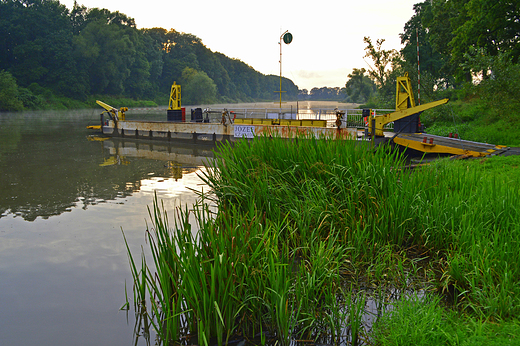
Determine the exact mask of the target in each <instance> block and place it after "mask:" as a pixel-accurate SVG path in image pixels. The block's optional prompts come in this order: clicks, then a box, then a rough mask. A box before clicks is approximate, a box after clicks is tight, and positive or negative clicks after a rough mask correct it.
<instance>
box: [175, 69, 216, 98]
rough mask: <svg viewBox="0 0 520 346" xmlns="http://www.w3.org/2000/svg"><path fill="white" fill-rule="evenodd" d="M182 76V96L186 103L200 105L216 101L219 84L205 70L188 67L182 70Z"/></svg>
mask: <svg viewBox="0 0 520 346" xmlns="http://www.w3.org/2000/svg"><path fill="white" fill-rule="evenodd" d="M182 78H183V81H184V86H183V87H182V97H183V102H184V103H185V104H191V105H200V104H207V103H213V102H215V101H216V96H217V86H216V85H215V83H214V82H213V80H212V79H211V78H210V77H209V76H208V75H207V74H206V73H205V72H200V71H196V70H194V69H192V68H189V67H186V68H185V69H184V71H182Z"/></svg>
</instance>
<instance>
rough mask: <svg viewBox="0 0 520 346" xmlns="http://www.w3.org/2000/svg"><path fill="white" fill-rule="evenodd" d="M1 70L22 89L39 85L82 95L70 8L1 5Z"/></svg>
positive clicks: (43, 3) (32, 0)
mask: <svg viewBox="0 0 520 346" xmlns="http://www.w3.org/2000/svg"><path fill="white" fill-rule="evenodd" d="M0 6H1V10H0V23H1V25H0V68H4V69H7V70H8V71H9V72H10V73H11V74H12V75H13V76H14V77H15V78H16V79H17V81H18V84H20V85H21V86H28V85H29V84H30V83H33V82H37V83H39V84H40V85H42V86H45V87H49V88H52V89H53V90H54V91H55V92H57V93H60V94H64V95H67V96H78V95H79V94H81V92H82V90H81V88H77V83H76V82H75V75H74V72H75V69H76V66H75V61H74V59H73V56H72V55H71V54H70V52H71V51H72V30H71V23H70V20H69V12H68V9H67V8H66V7H65V6H64V5H61V4H60V3H59V2H58V1H57V0H3V1H2V2H0Z"/></svg>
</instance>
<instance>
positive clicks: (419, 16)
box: [399, 0, 455, 99]
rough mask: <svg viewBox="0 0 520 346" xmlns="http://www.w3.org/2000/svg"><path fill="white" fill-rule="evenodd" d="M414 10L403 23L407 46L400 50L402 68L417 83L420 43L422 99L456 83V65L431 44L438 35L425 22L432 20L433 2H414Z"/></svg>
mask: <svg viewBox="0 0 520 346" xmlns="http://www.w3.org/2000/svg"><path fill="white" fill-rule="evenodd" d="M414 11H415V14H414V15H413V16H412V18H410V20H408V22H406V24H405V26H404V32H403V33H401V34H400V35H399V36H400V38H401V43H402V44H403V45H404V48H403V49H402V50H401V56H402V59H403V63H402V67H403V69H404V70H405V71H407V72H408V73H409V75H410V78H411V79H412V81H413V82H414V84H416V83H417V79H418V72H417V65H418V61H417V44H419V52H420V69H421V76H420V77H421V96H422V98H423V99H425V98H433V93H434V90H438V89H446V88H448V87H450V86H452V85H454V82H455V80H454V78H453V75H454V65H453V64H452V63H451V61H450V59H451V56H450V55H445V54H441V52H439V51H438V50H437V49H436V48H435V47H434V44H432V43H431V41H432V40H433V37H434V35H435V34H432V31H431V30H429V29H428V27H426V25H427V24H428V23H430V22H431V18H432V2H431V1H430V0H426V1H424V2H422V3H418V4H415V5H414ZM448 25H449V23H448ZM417 39H418V40H417ZM417 41H419V42H417ZM424 96H426V97H424Z"/></svg>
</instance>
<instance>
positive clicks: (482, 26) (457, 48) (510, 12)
mask: <svg viewBox="0 0 520 346" xmlns="http://www.w3.org/2000/svg"><path fill="white" fill-rule="evenodd" d="M452 1H453V0H452ZM464 10H465V12H466V17H465V18H464V19H465V20H464V21H459V22H458V23H457V24H458V26H457V27H456V28H455V30H454V34H455V36H454V37H453V39H452V40H451V42H450V47H451V48H452V54H453V57H454V59H456V60H457V61H462V62H466V61H467V59H466V57H465V55H466V54H467V53H468V52H469V50H470V49H472V48H481V49H485V52H486V53H487V54H489V55H490V56H497V55H498V54H499V52H507V54H508V55H509V56H511V58H512V62H513V63H517V62H518V59H519V57H520V35H519V34H518V33H519V32H520V7H519V6H518V3H516V2H514V1H510V0H495V1H489V0H469V1H465V2H464Z"/></svg>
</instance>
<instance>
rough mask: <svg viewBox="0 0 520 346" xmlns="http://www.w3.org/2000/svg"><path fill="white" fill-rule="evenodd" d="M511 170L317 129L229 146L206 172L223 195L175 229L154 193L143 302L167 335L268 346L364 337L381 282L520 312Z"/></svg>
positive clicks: (182, 214)
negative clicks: (257, 341)
mask: <svg viewBox="0 0 520 346" xmlns="http://www.w3.org/2000/svg"><path fill="white" fill-rule="evenodd" d="M502 170H503V168H502V167H498V168H496V167H491V168H490V167H489V166H487V165H484V164H482V163H479V162H478V161H474V162H453V161H447V160H441V161H438V162H435V163H433V164H430V165H429V166H425V167H423V168H420V169H416V170H414V171H410V170H407V169H405V160H404V157H403V156H402V154H400V153H398V152H397V151H393V150H391V149H390V148H382V149H381V150H378V151H376V152H373V151H371V150H369V149H368V148H367V147H366V146H364V145H363V144H361V145H355V144H353V143H352V142H347V141H334V140H328V139H320V140H316V139H312V138H309V137H301V138H297V139H294V140H292V141H287V140H282V139H279V138H256V139H255V140H254V141H251V142H247V141H239V142H237V143H235V144H234V145H231V144H224V145H222V146H221V147H220V148H219V150H218V151H217V152H216V153H215V160H214V161H212V162H210V163H209V164H208V165H207V169H206V170H205V171H204V172H203V173H202V179H203V180H204V181H205V183H206V184H207V185H208V186H209V187H210V188H211V191H210V193H205V194H201V196H200V201H199V202H198V203H197V204H196V205H194V206H193V207H192V208H190V209H188V208H185V209H183V210H182V211H181V210H178V211H177V214H176V216H175V223H174V225H173V226H170V225H169V224H168V222H167V216H166V212H165V211H163V210H161V208H160V206H159V203H158V201H157V200H155V201H154V207H153V211H152V210H151V211H150V218H151V219H152V225H151V228H150V229H149V230H148V233H147V234H148V242H149V244H150V248H151V251H150V252H151V254H152V258H153V263H154V267H155V272H152V270H151V269H150V268H148V267H147V262H146V260H145V256H144V255H143V256H142V259H141V269H138V268H137V266H136V263H135V261H134V259H133V257H132V256H131V254H130V266H131V271H132V275H133V276H134V302H140V303H139V305H141V306H146V303H144V302H146V301H147V300H149V303H148V304H149V305H150V307H151V312H150V313H147V315H146V316H147V317H148V318H149V319H150V321H151V322H150V323H152V324H153V327H154V328H157V329H158V330H159V335H160V338H161V340H162V342H163V343H169V342H171V341H178V340H179V339H180V338H181V336H185V335H196V336H197V338H198V343H199V344H200V345H209V344H210V343H217V344H219V345H222V344H224V343H227V342H228V341H229V340H230V339H231V338H237V337H239V336H241V337H246V338H254V337H255V336H256V335H258V334H259V333H260V335H261V338H262V341H261V342H262V343H263V344H265V343H267V342H268V341H267V340H266V335H270V336H273V337H275V338H276V340H277V341H278V342H279V343H282V344H287V343H290V342H291V340H292V339H293V338H302V339H305V340H318V339H319V338H322V337H323V336H324V335H325V334H326V335H327V336H328V337H330V338H329V340H336V341H337V340H338V338H339V337H345V335H341V333H342V331H344V330H345V328H347V330H349V331H350V333H351V334H350V338H351V339H350V342H351V343H355V342H358V341H359V340H360V334H361V333H366V331H364V328H363V323H362V316H363V313H364V306H365V303H366V296H365V295H364V294H360V295H359V296H358V295H357V294H358V292H361V291H360V290H361V289H362V288H363V287H374V286H376V287H377V286H383V287H388V288H390V289H389V290H388V291H396V290H398V291H399V292H402V295H403V296H409V294H408V293H409V292H410V291H414V290H415V291H417V292H425V291H428V290H434V289H437V290H438V291H439V292H445V293H450V294H452V295H453V297H454V298H455V299H454V301H455V307H457V308H460V309H461V310H462V311H465V312H468V313H471V314H473V315H474V316H480V317H481V318H482V319H484V320H486V319H495V320H498V319H510V320H514V319H515V316H517V315H518V314H520V298H519V297H520V285H519V284H518V280H517V278H518V277H520V242H519V241H518V239H520V226H519V225H520V222H519V220H520V215H519V212H520V199H518V198H517V196H518V192H519V191H518V190H519V186H520V184H518V183H519V181H518V180H519V177H517V176H514V175H512V176H511V175H509V176H507V175H503V174H500V172H501V171H502ZM507 172H511V171H510V170H507ZM209 202H211V203H216V204H217V205H218V210H217V211H215V212H211V211H210V208H209V207H208V203H209ZM190 215H193V216H194V217H195V219H196V220H197V224H196V225H191V224H190V223H189V219H190ZM345 283H351V284H352V285H346V284H345ZM349 286H350V287H349ZM347 287H349V288H347ZM383 291H384V290H381V291H380V292H383ZM388 299H389V298H388V297H381V300H382V301H387V300H388ZM428 299H430V300H428ZM428 299H422V298H421V297H418V298H417V299H416V300H410V299H408V300H406V301H404V302H403V303H402V307H401V305H399V304H401V303H399V304H397V305H396V309H395V311H396V313H395V314H394V315H392V316H394V317H392V319H395V318H397V316H398V311H401V310H402V311H404V315H403V316H408V317H402V318H403V319H404V318H411V314H412V313H411V312H409V313H408V312H406V309H407V307H406V306H408V307H409V308H410V309H411V310H409V311H415V310H417V309H419V307H420V306H424V307H425V309H430V308H431V309H433V306H437V305H439V301H438V300H436V299H435V298H431V297H428ZM414 309H415V310H414ZM432 311H433V312H432V313H435V314H437V313H439V314H441V315H442V313H443V312H439V311H437V310H436V309H435V310H432ZM443 311H444V310H443ZM429 313H430V312H427V314H426V315H428V314H429ZM447 316H451V315H450V314H448V315H447ZM454 318H455V317H454ZM345 321H347V322H345ZM345 323H348V326H347V325H345ZM388 323H390V322H388ZM400 323H402V322H400ZM266 332H267V333H268V334H265V333H266ZM384 335H386V336H387V337H389V334H388V333H386V334H384ZM439 335H440V334H439ZM439 335H437V334H436V335H435V336H434V338H433V339H432V340H434V341H436V342H437V341H439V342H442V341H443V340H444V339H442V337H441V336H439Z"/></svg>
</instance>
